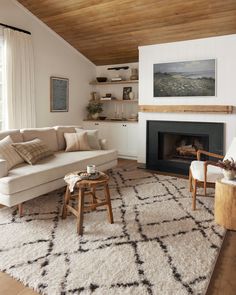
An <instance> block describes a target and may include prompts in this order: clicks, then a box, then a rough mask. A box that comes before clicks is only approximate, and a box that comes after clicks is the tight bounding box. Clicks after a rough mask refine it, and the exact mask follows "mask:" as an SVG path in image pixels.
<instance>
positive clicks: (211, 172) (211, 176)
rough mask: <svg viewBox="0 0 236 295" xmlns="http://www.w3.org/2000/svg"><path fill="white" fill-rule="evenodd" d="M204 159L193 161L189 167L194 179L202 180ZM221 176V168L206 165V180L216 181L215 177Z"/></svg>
mask: <svg viewBox="0 0 236 295" xmlns="http://www.w3.org/2000/svg"><path fill="white" fill-rule="evenodd" d="M204 163H205V162H204V161H193V162H192V163H191V166H190V169H191V172H192V176H193V178H194V179H197V180H199V181H204ZM222 176H223V174H222V171H221V168H220V167H216V166H212V165H208V167H207V182H212V183H214V182H216V180H217V179H219V178H221V177H222Z"/></svg>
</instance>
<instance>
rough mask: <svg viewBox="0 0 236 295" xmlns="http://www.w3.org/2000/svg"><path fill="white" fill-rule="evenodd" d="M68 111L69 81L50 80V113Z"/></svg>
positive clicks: (53, 78)
mask: <svg viewBox="0 0 236 295" xmlns="http://www.w3.org/2000/svg"><path fill="white" fill-rule="evenodd" d="M68 110H69V79H66V78H59V77H51V78H50V111H51V112H68Z"/></svg>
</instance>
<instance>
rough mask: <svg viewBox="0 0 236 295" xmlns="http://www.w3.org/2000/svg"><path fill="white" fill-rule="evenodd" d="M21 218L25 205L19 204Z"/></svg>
mask: <svg viewBox="0 0 236 295" xmlns="http://www.w3.org/2000/svg"><path fill="white" fill-rule="evenodd" d="M18 213H19V217H22V216H23V203H20V204H18Z"/></svg>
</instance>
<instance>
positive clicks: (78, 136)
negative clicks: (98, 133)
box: [64, 132, 91, 152]
mask: <svg viewBox="0 0 236 295" xmlns="http://www.w3.org/2000/svg"><path fill="white" fill-rule="evenodd" d="M64 137H65V140H66V150H65V151H66V152H75V151H90V150H91V148H90V146H89V143H88V136H87V133H86V132H81V133H64Z"/></svg>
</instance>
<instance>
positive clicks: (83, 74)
mask: <svg viewBox="0 0 236 295" xmlns="http://www.w3.org/2000/svg"><path fill="white" fill-rule="evenodd" d="M0 22H1V23H6V24H8V25H12V26H16V27H20V28H22V29H25V30H28V31H30V32H31V33H32V38H33V46H34V55H35V82H36V108H37V114H36V115H37V118H36V120H37V126H38V127H42V126H54V125H69V124H81V123H82V119H83V118H84V115H85V111H84V109H85V106H86V104H87V103H88V99H89V96H90V91H91V87H90V86H89V81H91V80H92V79H93V78H94V77H95V75H96V73H95V71H96V67H95V65H94V64H93V63H91V62H90V61H89V60H88V59H86V58H85V57H84V56H83V55H82V54H80V53H79V52H78V51H76V50H75V49H74V48H73V47H71V46H70V45H69V44H68V43H67V42H65V41H64V40H63V39H62V38H61V37H59V36H58V35H57V34H56V33H54V32H53V31H52V30H50V29H49V28H48V27H47V26H46V25H45V24H43V23H42V22H41V21H40V20H39V19H37V18H36V17H35V16H33V15H32V14H31V13H30V12H29V11H28V10H26V9H25V8H23V6H21V5H20V4H19V3H18V2H17V1H14V0H0ZM50 76H58V77H65V78H69V112H64V113H51V112H50Z"/></svg>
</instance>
